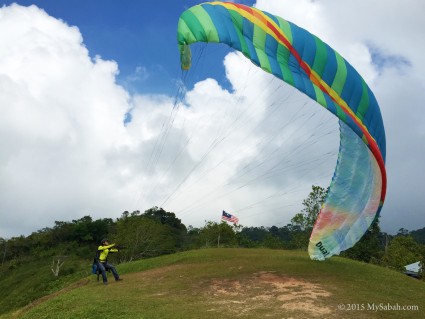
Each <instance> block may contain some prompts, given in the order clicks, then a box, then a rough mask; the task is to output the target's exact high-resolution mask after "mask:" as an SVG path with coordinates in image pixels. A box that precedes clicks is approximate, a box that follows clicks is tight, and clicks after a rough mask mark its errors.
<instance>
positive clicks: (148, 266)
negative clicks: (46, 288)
mask: <svg viewBox="0 0 425 319" xmlns="http://www.w3.org/2000/svg"><path fill="white" fill-rule="evenodd" d="M117 269H118V271H119V272H120V273H121V275H122V277H123V279H124V280H123V281H121V282H113V281H111V282H110V284H109V285H108V286H104V285H103V284H102V283H101V282H97V281H96V278H95V276H90V277H87V278H86V279H84V280H82V281H80V282H78V283H77V284H74V286H73V287H69V288H67V289H65V290H63V291H61V292H59V293H57V294H55V295H53V296H50V297H48V298H44V299H43V300H41V301H38V302H35V303H34V304H32V305H30V306H27V307H24V308H22V309H20V310H18V311H15V312H12V313H8V314H6V315H3V316H0V318H1V319H5V318H32V319H33V318H46V319H47V318H61V319H66V318H73V319H74V318H93V319H96V318H99V319H100V318H102V319H103V318H140V319H151V318H152V319H154V318H167V319H168V318H171V319H174V318H175V319H177V318H182V319H183V318H184V319H190V318H206V319H208V318H234V317H239V318H421V316H422V317H424V313H425V283H424V282H421V281H418V280H415V279H412V278H409V277H407V276H404V275H402V274H399V273H397V272H394V271H391V270H388V269H384V268H380V267H377V266H373V265H369V264H364V263H359V262H355V261H352V260H348V259H344V258H338V257H336V258H335V257H334V258H331V259H330V260H328V261H325V262H315V261H311V260H310V259H309V258H308V256H307V254H306V253H305V252H297V251H281V250H266V249H205V250H196V251H189V252H184V253H179V254H173V255H168V256H162V257H158V258H153V259H148V260H142V261H137V262H132V263H128V264H122V265H120V266H118V267H117ZM109 277H110V278H111V279H113V278H112V276H109ZM340 304H343V305H345V307H346V309H347V308H348V307H353V306H354V308H356V309H358V310H340V309H338V307H339V305H340ZM397 304H398V306H399V307H403V306H417V307H418V309H419V310H418V311H415V310H412V311H407V310H402V309H399V310H395V309H393V310H385V308H387V307H388V305H391V306H392V307H394V306H396V305H397ZM373 305H375V307H378V310H377V311H373V310H370V309H369V310H368V309H367V308H368V307H372V306H373ZM363 307H364V308H365V309H364V310H362V308H363ZM379 307H381V309H379Z"/></svg>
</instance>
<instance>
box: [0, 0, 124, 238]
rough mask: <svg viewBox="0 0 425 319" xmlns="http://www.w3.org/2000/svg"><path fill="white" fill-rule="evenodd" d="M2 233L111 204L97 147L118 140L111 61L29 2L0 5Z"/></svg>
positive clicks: (103, 150)
mask: <svg viewBox="0 0 425 319" xmlns="http://www.w3.org/2000/svg"><path fill="white" fill-rule="evenodd" d="M0 15H1V18H0V42H1V43H0V46H1V50H0V51H1V52H0V69H1V71H0V83H1V84H0V90H1V93H0V108H1V111H0V112H1V114H2V116H1V117H0V135H1V136H2V139H1V140H2V150H1V155H0V188H1V195H0V196H1V200H0V211H1V223H0V224H1V226H0V227H1V229H0V233H1V234H2V235H3V234H5V235H6V236H7V235H10V234H16V232H17V231H18V232H25V233H28V232H29V231H32V230H37V229H39V228H41V227H44V226H47V225H49V224H52V223H53V221H54V220H70V219H72V218H74V217H77V216H81V214H85V213H90V212H93V211H96V212H97V214H98V215H102V209H104V208H106V207H115V208H116V209H121V208H120V207H119V206H120V205H117V199H116V198H115V197H117V196H118V194H119V191H116V189H115V185H113V182H112V181H111V180H110V176H109V175H110V174H111V172H110V169H108V168H107V164H108V163H107V162H106V160H105V154H108V153H109V152H113V151H114V149H115V147H117V145H119V144H121V143H123V142H122V141H125V140H126V132H125V129H124V127H123V125H122V121H123V116H124V114H125V112H126V110H128V109H129V102H128V100H129V96H128V94H127V93H126V92H125V91H124V90H123V89H122V88H120V87H118V86H117V85H116V84H115V75H116V73H117V65H116V63H114V62H110V61H103V60H101V59H100V58H96V59H95V60H94V61H92V60H91V59H90V57H89V55H88V52H87V49H86V48H85V47H84V45H83V44H82V37H81V34H80V33H79V31H78V29H77V28H75V27H69V26H67V25H66V24H64V23H63V22H61V21H58V20H56V19H54V18H52V17H49V16H48V15H47V14H46V13H45V12H44V11H42V10H40V9H38V8H37V7H35V6H31V7H28V8H25V7H21V6H18V5H12V6H10V7H3V8H2V9H1V10H0Z"/></svg>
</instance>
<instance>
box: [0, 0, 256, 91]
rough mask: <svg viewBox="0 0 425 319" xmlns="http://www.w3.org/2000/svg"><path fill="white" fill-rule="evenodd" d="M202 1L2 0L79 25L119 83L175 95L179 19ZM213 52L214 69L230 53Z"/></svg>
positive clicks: (213, 71)
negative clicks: (111, 65)
mask: <svg viewBox="0 0 425 319" xmlns="http://www.w3.org/2000/svg"><path fill="white" fill-rule="evenodd" d="M201 2H203V1H173V0H166V1H162V2H161V5H158V3H157V2H156V1H125V2H120V1H114V0H106V1H98V0H97V1H93V0H92V1H86V0H76V1H57V0H45V1H19V0H18V1H0V3H1V4H6V5H8V4H11V3H18V4H21V5H25V6H28V5H31V4H36V5H37V6H39V7H40V8H43V9H44V10H45V11H46V12H47V13H48V14H49V15H52V16H54V17H56V18H60V19H62V20H63V21H65V22H66V23H67V24H69V25H71V26H77V27H78V28H79V29H80V32H81V33H82V35H83V37H84V44H85V45H86V46H87V48H88V50H89V52H90V55H91V56H92V57H94V56H96V55H100V56H101V57H102V58H103V59H106V60H114V61H116V62H118V65H119V69H120V74H119V76H118V77H117V80H118V82H119V83H120V84H122V85H124V86H126V87H127V88H128V89H129V90H131V91H133V92H140V93H171V92H174V89H175V79H176V78H179V77H180V66H179V53H178V50H177V44H176V43H177V42H176V29H177V22H178V18H179V16H180V14H181V13H182V12H183V11H184V10H185V9H187V8H189V7H191V6H193V5H195V4H198V3H201ZM239 2H240V3H244V4H247V5H252V4H253V3H254V1H239ZM214 50H215V56H212V57H210V58H212V60H211V63H210V65H219V64H220V62H221V61H222V60H223V57H224V55H225V54H226V53H228V52H229V50H228V49H227V48H226V47H224V46H222V47H217V48H215V49H214ZM205 72H206V73H207V74H208V75H209V76H212V77H214V78H217V79H219V80H221V81H223V82H225V81H226V79H225V74H224V69H223V68H217V67H211V68H208V70H207V71H205ZM197 76H198V78H201V77H204V76H205V75H202V74H198V75H197Z"/></svg>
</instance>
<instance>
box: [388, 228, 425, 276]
mask: <svg viewBox="0 0 425 319" xmlns="http://www.w3.org/2000/svg"><path fill="white" fill-rule="evenodd" d="M424 255H425V249H424V246H423V245H420V244H418V243H417V242H416V241H415V240H414V239H413V238H412V237H411V236H404V235H402V236H396V237H394V238H393V240H392V241H391V242H390V245H389V246H388V251H387V253H386V254H385V256H384V257H383V258H382V262H383V264H384V265H385V266H388V267H391V268H395V269H397V270H399V271H404V270H405V269H404V266H406V265H408V264H411V263H414V262H417V261H421V260H423V259H424Z"/></svg>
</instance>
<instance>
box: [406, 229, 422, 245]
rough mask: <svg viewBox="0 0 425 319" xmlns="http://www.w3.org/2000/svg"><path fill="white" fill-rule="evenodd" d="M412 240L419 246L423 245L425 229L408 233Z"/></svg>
mask: <svg viewBox="0 0 425 319" xmlns="http://www.w3.org/2000/svg"><path fill="white" fill-rule="evenodd" d="M409 234H410V235H411V236H412V237H413V239H414V240H416V241H417V242H418V243H420V244H425V227H424V228H422V229H418V230H413V231H411V232H410V233H409Z"/></svg>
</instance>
